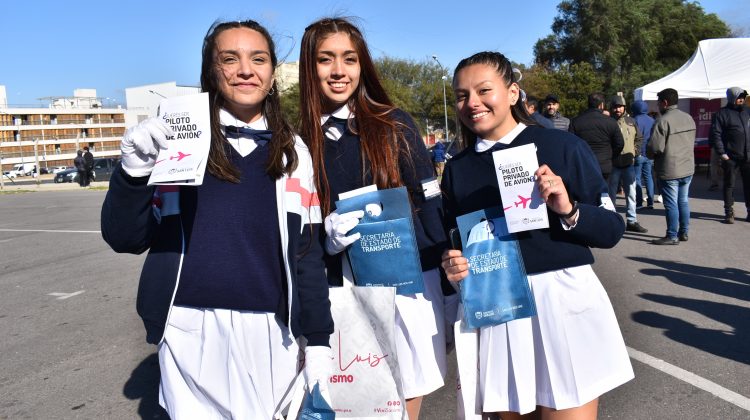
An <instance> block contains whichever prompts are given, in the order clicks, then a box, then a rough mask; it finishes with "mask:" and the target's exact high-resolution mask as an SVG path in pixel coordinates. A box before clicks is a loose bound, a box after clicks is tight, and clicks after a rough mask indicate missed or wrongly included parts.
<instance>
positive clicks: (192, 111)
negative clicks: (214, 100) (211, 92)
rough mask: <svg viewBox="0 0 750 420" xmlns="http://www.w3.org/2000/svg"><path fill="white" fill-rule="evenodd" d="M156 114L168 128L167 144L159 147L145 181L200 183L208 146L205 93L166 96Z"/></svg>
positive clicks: (158, 183) (208, 126)
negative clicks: (164, 147)
mask: <svg viewBox="0 0 750 420" xmlns="http://www.w3.org/2000/svg"><path fill="white" fill-rule="evenodd" d="M159 118H161V119H162V120H163V121H164V122H165V123H166V124H167V125H169V126H170V127H171V128H172V131H173V132H174V136H173V137H171V138H168V139H167V144H168V146H169V147H168V148H167V149H164V150H161V151H159V156H158V157H157V158H156V164H155V165H154V170H153V172H151V177H150V178H149V179H148V185H165V184H169V185H201V184H202V183H203V175H204V173H205V171H206V163H207V162H208V151H209V149H210V148H211V118H210V114H209V107H208V93H205V92H204V93H199V94H196V95H184V96H177V97H174V98H167V99H164V100H163V101H161V104H160V105H159Z"/></svg>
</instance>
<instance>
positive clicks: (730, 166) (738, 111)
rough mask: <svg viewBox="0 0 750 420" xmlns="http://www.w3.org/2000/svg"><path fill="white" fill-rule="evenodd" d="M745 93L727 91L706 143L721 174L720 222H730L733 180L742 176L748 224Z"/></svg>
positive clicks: (749, 150)
mask: <svg viewBox="0 0 750 420" xmlns="http://www.w3.org/2000/svg"><path fill="white" fill-rule="evenodd" d="M745 97H747V92H746V91H745V90H744V89H742V88H739V87H730V88H729V89H727V105H726V106H725V107H724V108H721V109H720V110H719V112H717V113H716V114H714V117H713V120H712V121H711V135H710V137H709V143H710V145H711V147H712V148H713V149H714V150H715V151H716V154H717V155H719V156H720V157H721V168H722V170H723V172H724V185H723V193H724V223H730V224H731V223H734V208H733V207H734V181H735V179H736V173H737V171H739V172H740V175H741V176H742V189H743V191H744V193H745V208H746V209H747V210H748V212H747V216H746V217H747V218H746V220H747V221H748V222H750V114H749V113H748V111H747V110H746V109H745V107H744V104H745Z"/></svg>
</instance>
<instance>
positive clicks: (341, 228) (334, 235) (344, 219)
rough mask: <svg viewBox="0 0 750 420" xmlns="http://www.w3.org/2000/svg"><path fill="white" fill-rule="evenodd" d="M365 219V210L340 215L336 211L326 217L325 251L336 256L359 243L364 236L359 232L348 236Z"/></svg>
mask: <svg viewBox="0 0 750 420" xmlns="http://www.w3.org/2000/svg"><path fill="white" fill-rule="evenodd" d="M363 217H365V212H364V211H363V210H355V211H350V212H348V213H343V214H338V213H336V212H335V211H334V212H332V213H331V214H329V215H328V216H326V218H325V220H324V221H323V228H324V229H325V230H326V240H325V249H326V252H327V253H328V255H336V254H338V253H340V252H342V251H344V250H345V249H346V247H348V246H349V245H351V244H353V243H354V242H356V241H357V239H359V238H360V236H362V235H361V234H360V233H359V232H356V233H353V234H351V235H348V236H347V234H348V233H349V231H350V230H352V229H354V227H355V226H357V225H358V224H359V219H361V218H363Z"/></svg>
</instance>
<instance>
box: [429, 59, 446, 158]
mask: <svg viewBox="0 0 750 420" xmlns="http://www.w3.org/2000/svg"><path fill="white" fill-rule="evenodd" d="M432 59H433V60H435V62H436V63H438V66H440V71H442V70H443V65H442V64H440V61H439V60H438V58H437V56H436V55H433V56H432ZM442 79H443V111H444V113H445V141H446V142H447V141H448V97H447V96H446V94H445V83H446V81H447V80H448V76H446V75H443V77H442ZM449 145H450V144H449Z"/></svg>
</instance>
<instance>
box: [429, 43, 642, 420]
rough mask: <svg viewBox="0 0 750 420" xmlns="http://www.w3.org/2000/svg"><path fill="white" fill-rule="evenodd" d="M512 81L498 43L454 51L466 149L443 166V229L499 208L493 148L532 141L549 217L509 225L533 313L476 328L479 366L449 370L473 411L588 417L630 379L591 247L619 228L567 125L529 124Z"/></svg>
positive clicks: (449, 255)
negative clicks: (535, 225) (460, 53)
mask: <svg viewBox="0 0 750 420" xmlns="http://www.w3.org/2000/svg"><path fill="white" fill-rule="evenodd" d="M517 80H518V78H517V77H516V76H515V74H514V73H513V71H512V68H511V64H510V62H509V61H508V59H507V58H506V57H505V56H503V55H502V54H500V53H497V52H482V53H477V54H475V55H473V56H471V57H468V58H465V59H463V60H461V61H460V62H459V63H458V66H457V67H456V71H455V73H454V77H453V89H454V92H455V94H456V111H457V114H458V116H459V119H460V121H461V140H462V141H463V142H464V144H465V145H466V146H467V147H466V149H464V150H463V151H462V152H461V153H459V154H457V155H456V156H454V157H453V158H452V159H451V160H450V161H449V162H448V164H447V165H446V167H445V172H444V174H443V179H442V191H443V196H444V201H443V205H444V209H445V215H446V224H447V225H448V226H447V227H448V228H451V227H455V226H456V217H457V216H460V215H463V214H467V213H470V212H473V211H476V210H482V209H486V208H489V207H495V208H496V207H503V203H502V200H501V198H500V191H499V189H498V184H497V175H496V170H495V167H494V164H493V157H492V151H493V150H497V149H498V148H500V149H502V148H508V149H509V150H513V149H512V148H514V147H516V146H522V145H528V144H534V145H535V148H536V155H537V159H538V161H539V166H540V167H539V169H538V170H537V171H536V172H535V174H534V175H535V177H536V183H537V186H538V188H539V192H540V194H541V198H542V199H543V200H544V202H545V203H546V205H547V215H548V217H549V228H547V229H536V230H529V231H523V232H518V233H516V234H515V235H516V239H517V240H518V244H519V247H520V251H521V252H520V254H521V256H522V258H523V264H524V266H525V269H526V272H527V273H528V280H529V285H530V287H531V292H532V295H533V297H534V301H535V304H536V309H537V315H536V316H533V317H530V318H522V319H516V320H513V321H510V322H507V323H505V324H500V325H494V326H489V327H483V328H481V329H479V330H478V354H477V355H475V356H476V358H477V362H478V363H477V364H478V367H479V371H478V372H477V371H476V369H471V368H467V369H464V371H459V374H460V375H461V384H462V391H466V390H467V389H470V388H471V389H473V388H476V389H477V390H478V392H477V393H476V395H475V396H472V397H473V398H468V399H464V407H468V409H469V413H468V414H469V415H476V416H477V417H478V416H479V414H481V413H476V412H474V413H472V412H471V411H472V409H475V407H478V408H479V409H480V410H481V411H482V412H484V413H498V412H499V413H500V416H501V417H502V418H503V419H504V420H508V419H520V418H541V419H595V418H596V415H597V401H598V397H599V396H600V395H601V394H603V393H605V392H607V391H609V390H611V389H613V388H615V387H617V386H619V385H621V384H623V383H625V382H627V381H629V380H630V379H632V378H633V369H632V367H631V366H630V361H629V358H628V354H627V351H626V349H625V343H624V342H623V339H622V335H621V333H620V329H619V327H618V325H617V319H616V318H615V314H614V311H613V310H612V305H611V304H610V302H609V298H608V297H607V294H606V292H605V291H604V288H603V287H602V285H601V283H600V282H599V279H598V278H597V276H596V274H595V273H594V271H593V270H592V268H591V264H592V263H593V262H594V257H593V255H592V253H591V250H590V249H589V248H590V247H598V248H611V247H613V246H615V245H616V244H617V242H618V241H619V240H620V238H621V237H622V234H623V232H624V228H625V226H624V223H623V220H622V218H621V217H620V216H619V215H618V214H617V213H615V211H614V207H612V205H611V201H609V200H607V199H603V198H606V197H608V191H607V184H606V183H605V182H604V179H603V178H602V176H601V171H600V170H599V166H598V164H597V161H596V158H594V155H593V153H592V152H591V149H590V148H589V147H588V146H587V145H586V143H584V142H583V141H582V140H581V139H579V138H577V137H575V136H573V135H571V134H569V133H566V132H563V131H559V130H546V129H542V128H541V127H539V126H537V125H536V124H535V123H534V122H533V120H531V118H530V117H529V115H528V113H527V112H526V109H525V107H524V105H523V103H522V101H521V100H520V97H521V89H520V88H519V86H518V83H517V82H516V81H517ZM441 265H442V267H443V269H444V270H445V272H446V274H447V277H448V280H450V281H455V282H458V281H461V280H463V279H464V278H465V277H466V276H467V275H468V269H469V266H468V263H467V260H466V258H464V257H463V255H462V253H461V251H459V250H448V251H446V252H445V253H444V255H443V262H442V264H441ZM461 336H463V334H462V335H461ZM470 339H471V338H469V340H470ZM464 342H467V343H468V344H469V345H471V343H472V342H471V341H465V340H464V339H463V337H461V339H460V340H459V339H458V338H457V340H456V346H457V352H459V350H461V347H460V346H461V345H462V343H464ZM468 347H469V346H466V347H464V348H468ZM527 413H533V414H529V415H528V416H523V415H524V414H527Z"/></svg>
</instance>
